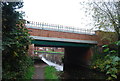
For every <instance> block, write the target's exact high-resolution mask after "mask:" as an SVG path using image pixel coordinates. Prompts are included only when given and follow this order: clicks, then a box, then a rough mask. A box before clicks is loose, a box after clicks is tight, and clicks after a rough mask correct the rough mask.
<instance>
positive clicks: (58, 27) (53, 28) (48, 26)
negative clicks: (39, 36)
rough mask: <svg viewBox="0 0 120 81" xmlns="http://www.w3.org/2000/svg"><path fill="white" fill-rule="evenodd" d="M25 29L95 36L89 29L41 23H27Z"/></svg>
mask: <svg viewBox="0 0 120 81" xmlns="http://www.w3.org/2000/svg"><path fill="white" fill-rule="evenodd" d="M26 27H27V28H34V29H42V30H51V31H60V32H69V33H78V34H88V35H94V34H95V32H94V31H92V30H89V29H81V28H75V27H71V26H63V25H56V24H48V23H42V22H33V21H28V23H26Z"/></svg>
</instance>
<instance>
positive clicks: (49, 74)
mask: <svg viewBox="0 0 120 81" xmlns="http://www.w3.org/2000/svg"><path fill="white" fill-rule="evenodd" d="M44 70H45V73H44V75H45V79H58V75H57V72H58V71H57V70H56V69H55V68H54V67H53V66H46V67H45V69H44Z"/></svg>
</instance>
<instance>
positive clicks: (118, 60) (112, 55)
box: [91, 41, 120, 80]
mask: <svg viewBox="0 0 120 81" xmlns="http://www.w3.org/2000/svg"><path fill="white" fill-rule="evenodd" d="M114 44H115V45H116V46H118V45H120V41H118V42H115V43H114ZM103 48H104V50H103V54H95V56H94V57H93V60H92V66H91V68H94V69H97V70H99V71H101V72H104V73H106V75H108V77H107V80H113V79H117V78H118V75H120V67H119V66H120V57H118V50H111V49H110V48H109V45H104V46H103Z"/></svg>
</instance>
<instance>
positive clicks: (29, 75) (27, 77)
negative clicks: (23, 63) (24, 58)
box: [25, 66, 35, 79]
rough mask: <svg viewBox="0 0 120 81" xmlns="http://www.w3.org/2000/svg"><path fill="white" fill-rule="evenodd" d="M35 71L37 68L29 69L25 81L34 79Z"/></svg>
mask: <svg viewBox="0 0 120 81" xmlns="http://www.w3.org/2000/svg"><path fill="white" fill-rule="evenodd" d="M34 70H35V68H34V67H33V66H31V67H29V68H28V70H27V72H26V74H25V79H32V77H33V74H34Z"/></svg>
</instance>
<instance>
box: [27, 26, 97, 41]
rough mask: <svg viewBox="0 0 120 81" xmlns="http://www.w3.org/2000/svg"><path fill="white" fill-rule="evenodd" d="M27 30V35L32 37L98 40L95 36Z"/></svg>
mask: <svg viewBox="0 0 120 81" xmlns="http://www.w3.org/2000/svg"><path fill="white" fill-rule="evenodd" d="M28 29H29V30H30V31H29V33H30V34H31V35H32V36H41V37H55V38H67V39H76V40H91V41H96V40H97V39H98V38H97V36H96V35H86V34H77V33H69V32H58V31H50V30H41V29H32V28H28Z"/></svg>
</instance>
